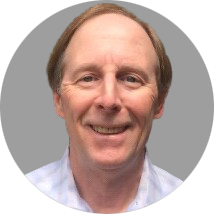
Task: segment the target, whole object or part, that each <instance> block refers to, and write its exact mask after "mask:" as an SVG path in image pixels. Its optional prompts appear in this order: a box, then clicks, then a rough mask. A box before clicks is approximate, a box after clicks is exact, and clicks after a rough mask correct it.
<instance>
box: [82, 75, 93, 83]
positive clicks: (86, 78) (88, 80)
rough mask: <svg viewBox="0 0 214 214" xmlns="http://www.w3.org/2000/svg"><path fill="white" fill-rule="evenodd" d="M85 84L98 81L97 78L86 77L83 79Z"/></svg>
mask: <svg viewBox="0 0 214 214" xmlns="http://www.w3.org/2000/svg"><path fill="white" fill-rule="evenodd" d="M81 80H82V81H83V82H91V81H96V80H97V78H95V77H93V76H85V77H83V78H82V79H81Z"/></svg>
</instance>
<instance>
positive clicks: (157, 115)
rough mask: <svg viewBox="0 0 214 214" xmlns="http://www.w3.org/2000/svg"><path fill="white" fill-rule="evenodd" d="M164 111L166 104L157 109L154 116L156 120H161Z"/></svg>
mask: <svg viewBox="0 0 214 214" xmlns="http://www.w3.org/2000/svg"><path fill="white" fill-rule="evenodd" d="M163 109H164V103H162V104H159V106H158V107H157V109H156V111H155V114H154V119H159V118H161V116H162V115H163Z"/></svg>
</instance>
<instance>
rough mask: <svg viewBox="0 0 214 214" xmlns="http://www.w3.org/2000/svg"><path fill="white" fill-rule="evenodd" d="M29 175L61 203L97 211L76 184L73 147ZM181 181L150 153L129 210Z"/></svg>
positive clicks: (157, 196) (144, 203) (154, 199)
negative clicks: (84, 197) (159, 166)
mask: <svg viewBox="0 0 214 214" xmlns="http://www.w3.org/2000/svg"><path fill="white" fill-rule="evenodd" d="M26 177H27V178H28V179H29V180H30V181H31V182H32V183H33V184H34V185H35V186H36V187H37V188H38V189H39V190H41V191H42V192H43V193H45V194H46V195H48V196H49V197H51V198H53V199H54V200H56V201H58V202H59V203H61V204H63V205H66V206H68V207H71V208H74V209H77V210H81V211H85V212H92V213H93V210H92V209H91V208H90V206H89V205H88V204H87V202H86V201H84V199H82V198H81V197H80V195H79V193H78V190H77V187H76V185H75V182H74V177H73V174H72V170H71V167H70V161H69V147H68V148H67V149H66V152H65V153H64V155H63V158H62V159H61V160H59V161H56V162H53V163H51V164H48V165H46V166H43V167H41V168H39V169H37V170H35V171H32V172H30V173H28V174H26ZM181 183H182V181H181V180H180V179H178V178H176V177H174V176H173V175H171V174H169V173H168V172H166V171H164V170H162V169H160V168H158V167H157V166H154V165H152V164H151V162H150V160H149V158H148V152H146V154H145V160H144V165H143V172H142V176H141V180H140V184H139V187H138V191H137V194H136V197H135V199H134V200H133V201H132V202H131V204H130V205H129V206H128V209H127V211H134V210H137V209H140V208H143V207H146V206H148V205H150V204H152V203H154V202H156V201H159V200H161V199H162V198H164V197H165V196H167V195H168V194H170V193H171V192H172V191H174V190H175V189H176V188H177V187H178V186H179V185H180V184H181Z"/></svg>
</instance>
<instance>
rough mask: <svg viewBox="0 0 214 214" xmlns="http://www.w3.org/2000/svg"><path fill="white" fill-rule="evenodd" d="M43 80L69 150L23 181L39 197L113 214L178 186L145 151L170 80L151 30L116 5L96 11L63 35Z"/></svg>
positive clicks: (166, 62)
mask: <svg viewBox="0 0 214 214" xmlns="http://www.w3.org/2000/svg"><path fill="white" fill-rule="evenodd" d="M47 74H48V79H49V84H50V86H51V88H52V91H53V99H54V104H55V110H56V113H57V115H58V116H60V117H62V118H63V119H64V120H65V124H66V128H67V132H68V135H69V147H68V148H67V150H66V152H65V154H64V156H63V158H62V160H60V161H57V162H54V163H52V164H49V165H47V166H44V167H42V168H40V169H38V170H35V171H34V172H31V173H29V174H27V177H28V179H29V180H30V181H31V182H32V183H34V184H35V185H36V186H37V187H38V188H39V189H40V190H41V191H42V192H44V193H45V194H47V195H48V196H50V197H52V198H53V199H55V200H56V201H58V202H60V203H62V204H64V205H67V206H69V207H72V208H75V209H79V210H82V211H88V212H97V213H118V212H126V211H132V210H136V209H139V208H142V207H145V206H148V205H149V204H151V203H154V202H156V201H158V200H160V199H161V198H163V197H165V196H166V195H168V194H169V193H171V192H172V191H173V190H174V189H176V188H177V187H178V186H179V185H180V184H181V180H179V179H178V178H175V177H174V176H172V175H170V174H169V173H167V172H165V171H164V170H162V169H159V168H158V167H156V166H153V165H152V164H151V163H150V161H149V159H148V153H147V151H146V147H145V145H146V142H147V140H148V138H149V134H150V131H151V127H152V122H153V119H158V118H160V117H161V116H162V114H163V107H164V100H165V98H166V96H167V93H168V90H169V87H170V84H171V76H172V71H171V66H170V62H169V60H168V57H167V55H166V53H165V50H164V47H163V45H162V43H161V41H160V40H159V38H158V37H157V35H156V34H155V32H154V31H153V30H152V29H151V27H149V26H148V25H147V24H145V23H144V22H142V21H140V20H139V19H137V17H135V16H134V15H133V14H131V13H130V12H128V11H126V10H125V9H124V8H121V7H119V6H117V5H113V4H99V5H96V6H94V7H92V8H90V9H89V10H87V11H86V12H84V13H83V14H81V15H80V16H79V17H77V18H76V19H75V20H74V21H73V22H72V23H71V24H70V25H69V26H68V28H67V29H66V30H65V32H64V33H63V34H62V36H61V37H60V39H59V40H58V42H57V44H56V46H55V48H54V50H53V53H52V55H51V57H50V60H49V64H48V67H47Z"/></svg>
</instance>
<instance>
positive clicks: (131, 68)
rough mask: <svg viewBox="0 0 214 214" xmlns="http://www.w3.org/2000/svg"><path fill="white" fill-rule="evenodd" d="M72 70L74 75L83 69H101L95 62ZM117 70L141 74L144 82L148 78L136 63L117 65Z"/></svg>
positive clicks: (98, 70) (97, 70)
mask: <svg viewBox="0 0 214 214" xmlns="http://www.w3.org/2000/svg"><path fill="white" fill-rule="evenodd" d="M72 70H73V72H72V73H73V76H74V77H76V76H77V75H78V73H81V72H83V71H95V72H100V71H102V66H100V65H97V64H95V63H83V64H81V65H80V66H77V67H76V68H74V69H72ZM117 70H118V71H121V72H135V73H137V74H138V75H140V76H142V77H143V79H144V80H145V81H146V82H147V81H148V80H149V77H148V74H147V73H146V72H145V71H144V70H143V69H142V68H141V67H139V66H136V65H130V64H123V65H117Z"/></svg>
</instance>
